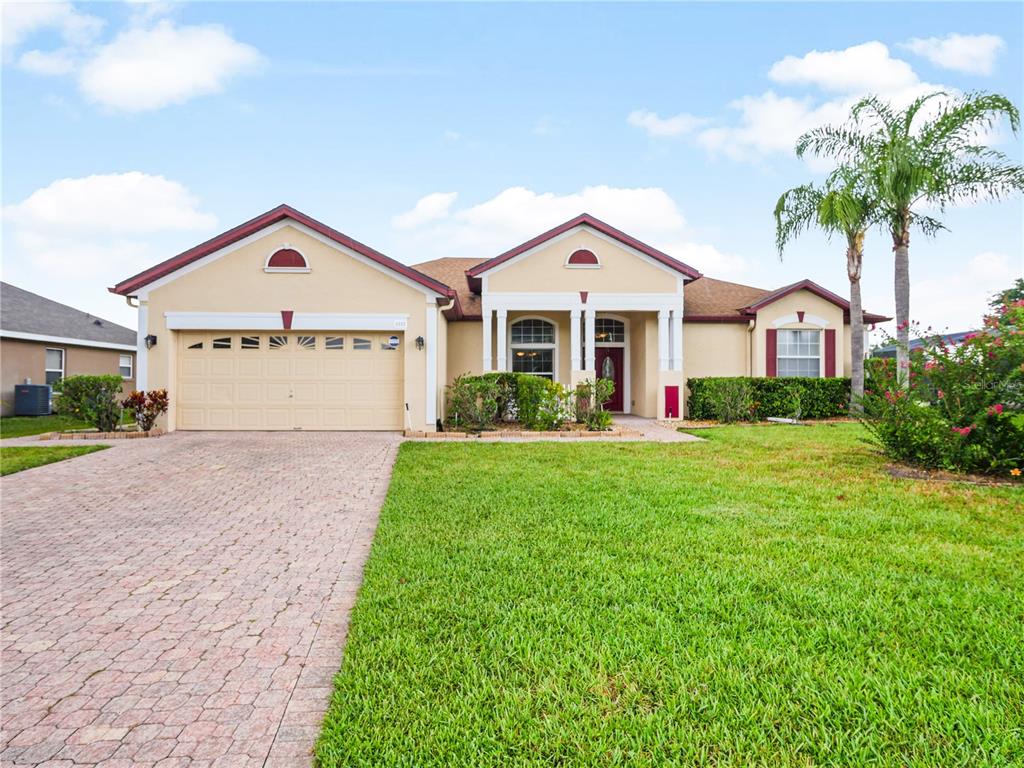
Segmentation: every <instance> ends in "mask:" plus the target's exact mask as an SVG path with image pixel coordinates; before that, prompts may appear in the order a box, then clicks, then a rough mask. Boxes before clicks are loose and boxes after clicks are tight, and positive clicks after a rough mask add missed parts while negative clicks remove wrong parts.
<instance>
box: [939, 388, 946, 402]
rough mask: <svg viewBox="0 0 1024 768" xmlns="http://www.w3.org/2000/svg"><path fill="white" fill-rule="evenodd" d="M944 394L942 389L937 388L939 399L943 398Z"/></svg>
mask: <svg viewBox="0 0 1024 768" xmlns="http://www.w3.org/2000/svg"><path fill="white" fill-rule="evenodd" d="M945 396H946V393H945V392H943V391H942V390H941V389H940V390H939V399H940V400H941V399H942V398H944V397H945Z"/></svg>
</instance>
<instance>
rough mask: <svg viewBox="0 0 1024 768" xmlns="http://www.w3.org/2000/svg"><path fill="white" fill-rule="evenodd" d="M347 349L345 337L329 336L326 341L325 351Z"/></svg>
mask: <svg viewBox="0 0 1024 768" xmlns="http://www.w3.org/2000/svg"><path fill="white" fill-rule="evenodd" d="M344 348H345V337H344V336H328V337H327V338H326V339H325V340H324V349H344Z"/></svg>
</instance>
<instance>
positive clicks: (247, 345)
mask: <svg viewBox="0 0 1024 768" xmlns="http://www.w3.org/2000/svg"><path fill="white" fill-rule="evenodd" d="M240 346H241V347H242V349H259V348H260V337H259V336H243V337H242V343H241V345H240Z"/></svg>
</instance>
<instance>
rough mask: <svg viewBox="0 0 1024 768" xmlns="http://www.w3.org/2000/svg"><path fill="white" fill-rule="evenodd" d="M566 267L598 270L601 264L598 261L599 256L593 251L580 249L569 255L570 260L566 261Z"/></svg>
mask: <svg viewBox="0 0 1024 768" xmlns="http://www.w3.org/2000/svg"><path fill="white" fill-rule="evenodd" d="M565 266H567V267H589V268H591V269H596V268H597V267H600V266H601V262H600V261H598V260H597V254H596V253H594V252H593V251H590V250H587V249H586V248H580V249H579V250H576V251H573V252H572V253H570V254H569V258H568V259H566V260H565Z"/></svg>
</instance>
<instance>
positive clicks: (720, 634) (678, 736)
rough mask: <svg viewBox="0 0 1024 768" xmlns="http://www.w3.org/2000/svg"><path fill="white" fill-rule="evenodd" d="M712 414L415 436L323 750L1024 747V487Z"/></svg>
mask: <svg viewBox="0 0 1024 768" xmlns="http://www.w3.org/2000/svg"><path fill="white" fill-rule="evenodd" d="M700 434H701V435H702V436H707V437H710V438H711V439H710V440H708V441H707V442H705V443H701V444H667V445H666V444H663V445H657V444H633V443H621V444H611V443H606V444H602V445H575V444H573V445H562V444H558V443H535V444H504V445H502V444H494V445H481V444H470V445H465V444H458V443H456V444H429V443H426V444H425V443H406V444H405V445H403V446H402V449H401V452H400V455H399V459H398V464H397V466H396V468H395V473H394V478H393V480H392V483H391V489H390V492H389V495H388V499H387V502H386V504H385V506H384V509H383V511H382V518H381V523H380V528H379V530H378V533H377V537H376V540H375V542H374V546H373V551H372V554H371V557H370V561H369V563H368V565H367V569H366V574H365V581H364V584H363V587H362V589H361V591H360V594H359V599H358V602H357V605H356V608H355V612H354V615H353V621H352V629H351V633H350V636H349V641H348V645H347V647H346V650H345V660H344V664H343V666H342V670H341V672H340V674H339V675H338V677H337V680H336V691H335V694H334V697H333V700H332V703H331V706H330V709H329V712H328V715H327V718H326V721H325V725H324V730H323V733H322V736H321V739H320V741H319V742H318V744H317V748H316V752H317V755H318V757H319V759H320V761H321V763H322V764H323V765H325V766H335V765H338V766H340V765H407V766H428V765H446V766H447V765H456V766H496V765H537V766H550V765H630V766H632V765H641V766H642V765H658V766H660V765H667V764H677V765H714V766H723V765H735V766H740V765H742V766H748V765H764V766H810V765H856V766H860V765H892V766H904V765H915V766H928V767H929V768H931V767H933V766H954V765H963V766H967V765H970V766H977V765H991V766H1007V765H1021V764H1024V489H1022V488H1020V487H1016V488H1006V487H1003V488H982V487H972V486H968V485H964V484H938V483H924V482H921V481H912V480H896V479H893V478H890V477H889V476H888V475H886V474H885V473H884V469H883V465H884V462H883V461H882V460H881V459H879V458H878V457H876V456H874V455H873V454H872V453H871V452H870V450H869V449H868V448H867V447H866V446H864V445H863V444H862V443H861V442H860V439H859V438H860V436H861V432H860V428H859V427H858V426H857V425H854V424H842V425H836V426H825V425H820V426H815V427H811V428H803V427H784V426H782V427H731V428H721V429H715V430H711V431H702V432H701V433H700Z"/></svg>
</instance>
